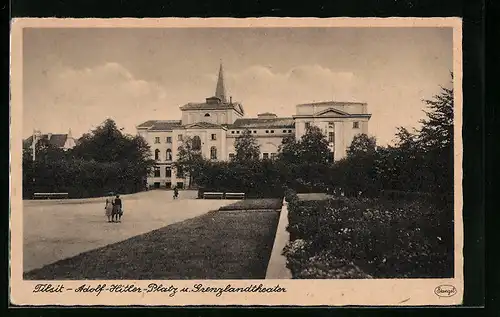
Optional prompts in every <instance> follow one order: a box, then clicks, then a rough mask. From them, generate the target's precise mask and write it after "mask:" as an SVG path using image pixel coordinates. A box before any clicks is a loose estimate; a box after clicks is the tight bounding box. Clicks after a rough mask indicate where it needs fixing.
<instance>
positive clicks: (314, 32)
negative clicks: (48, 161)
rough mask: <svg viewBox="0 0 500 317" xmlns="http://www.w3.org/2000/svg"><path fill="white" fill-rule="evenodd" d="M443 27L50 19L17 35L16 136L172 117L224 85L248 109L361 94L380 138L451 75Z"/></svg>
mask: <svg viewBox="0 0 500 317" xmlns="http://www.w3.org/2000/svg"><path fill="white" fill-rule="evenodd" d="M452 32H453V31H452V28H416V27H411V28H410V27H407V28H340V27H324V28H155V29H151V28H148V29H133V28H119V29H118V28H114V29H113V28H53V29H48V28H44V29H37V28H31V29H25V30H24V34H23V137H24V138H26V137H29V136H30V135H31V134H32V133H33V129H38V130H41V131H42V132H43V133H48V132H51V133H67V132H68V131H69V129H71V132H72V135H73V136H74V137H79V136H81V135H82V134H83V133H86V132H89V131H90V130H92V129H93V128H95V127H96V126H98V125H100V124H101V123H102V122H103V121H104V120H106V119H107V118H112V119H114V120H115V121H116V123H117V125H118V126H119V127H122V128H123V129H124V131H125V132H126V133H130V134H135V133H136V129H135V127H136V126H137V125H139V124H140V123H142V122H144V121H146V120H154V119H157V120H179V119H180V116H181V112H180V110H179V107H180V106H182V105H184V104H186V103H188V102H203V101H204V100H205V98H207V97H210V96H212V95H214V93H215V86H216V80H217V73H218V70H219V65H220V62H221V61H222V63H223V67H224V73H225V83H226V90H227V94H228V95H229V96H232V97H233V101H238V102H241V103H242V104H243V107H244V109H245V113H246V117H255V116H256V115H257V114H258V113H262V112H273V113H275V114H277V115H278V116H286V117H291V116H292V115H294V114H295V106H296V105H297V104H300V103H308V102H320V101H329V100H335V101H362V102H366V103H367V104H368V112H369V113H371V114H372V118H371V119H370V123H369V134H370V135H373V136H375V137H376V138H377V143H378V144H380V145H385V144H388V143H391V141H392V140H393V139H394V134H395V132H396V127H398V126H404V127H407V128H412V127H418V121H419V120H420V119H422V118H423V117H424V116H425V115H424V113H423V110H424V109H425V104H424V103H423V102H422V99H429V98H432V96H433V95H435V94H437V93H439V90H440V85H442V86H450V80H451V78H450V72H451V71H452V66H453V56H452V52H453V41H452V38H453V33H452Z"/></svg>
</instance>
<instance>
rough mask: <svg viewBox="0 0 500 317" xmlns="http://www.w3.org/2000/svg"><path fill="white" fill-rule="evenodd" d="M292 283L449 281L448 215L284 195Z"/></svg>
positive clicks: (381, 203) (422, 207) (396, 204)
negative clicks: (323, 280)
mask: <svg viewBox="0 0 500 317" xmlns="http://www.w3.org/2000/svg"><path fill="white" fill-rule="evenodd" d="M286 199H287V201H288V210H289V226H288V228H287V230H288V231H289V232H290V240H291V241H290V243H289V245H288V246H287V247H286V248H285V250H284V254H285V255H286V256H287V260H288V261H287V263H288V264H287V265H288V267H289V268H290V270H291V271H292V274H293V276H294V278H369V277H375V278H418V277H451V276H453V210H452V209H451V210H439V209H437V208H435V207H433V206H432V205H430V204H427V203H424V202H422V201H418V200H416V201H389V200H380V199H352V198H349V199H345V198H343V199H333V198H332V199H329V200H325V201H307V202H306V201H300V200H299V198H298V197H297V195H296V194H295V193H293V192H290V191H288V192H287V194H286Z"/></svg>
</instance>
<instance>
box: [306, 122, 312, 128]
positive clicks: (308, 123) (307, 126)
mask: <svg viewBox="0 0 500 317" xmlns="http://www.w3.org/2000/svg"><path fill="white" fill-rule="evenodd" d="M310 127H311V122H306V130H307V129H309V128H310Z"/></svg>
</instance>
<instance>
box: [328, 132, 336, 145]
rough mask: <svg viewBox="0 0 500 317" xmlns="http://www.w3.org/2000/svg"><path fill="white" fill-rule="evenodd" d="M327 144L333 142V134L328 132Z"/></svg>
mask: <svg viewBox="0 0 500 317" xmlns="http://www.w3.org/2000/svg"><path fill="white" fill-rule="evenodd" d="M328 142H330V143H334V142H335V132H328Z"/></svg>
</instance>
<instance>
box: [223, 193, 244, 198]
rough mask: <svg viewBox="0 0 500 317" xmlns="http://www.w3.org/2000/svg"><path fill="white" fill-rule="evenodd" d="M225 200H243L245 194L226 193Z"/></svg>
mask: <svg viewBox="0 0 500 317" xmlns="http://www.w3.org/2000/svg"><path fill="white" fill-rule="evenodd" d="M226 199H245V193H226Z"/></svg>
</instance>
